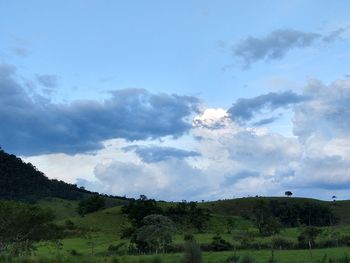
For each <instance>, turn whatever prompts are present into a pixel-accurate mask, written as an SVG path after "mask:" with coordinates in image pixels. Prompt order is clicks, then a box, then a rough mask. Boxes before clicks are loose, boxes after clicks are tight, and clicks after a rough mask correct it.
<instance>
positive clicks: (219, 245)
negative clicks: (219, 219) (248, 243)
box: [210, 235, 233, 251]
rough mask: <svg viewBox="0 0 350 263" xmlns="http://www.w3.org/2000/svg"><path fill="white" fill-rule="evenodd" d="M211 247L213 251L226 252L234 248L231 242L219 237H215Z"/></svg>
mask: <svg viewBox="0 0 350 263" xmlns="http://www.w3.org/2000/svg"><path fill="white" fill-rule="evenodd" d="M210 247H211V250H212V251H226V250H231V249H232V248H233V246H232V244H231V243H230V242H228V241H226V240H225V239H223V238H222V237H221V236H219V235H216V236H214V237H213V240H212V242H211V243H210Z"/></svg>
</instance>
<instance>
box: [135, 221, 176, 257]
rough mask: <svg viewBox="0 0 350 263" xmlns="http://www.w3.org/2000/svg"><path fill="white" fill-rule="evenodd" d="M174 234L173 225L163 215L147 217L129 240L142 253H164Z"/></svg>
mask: <svg viewBox="0 0 350 263" xmlns="http://www.w3.org/2000/svg"><path fill="white" fill-rule="evenodd" d="M175 232H176V228H175V225H174V223H173V222H172V221H171V220H170V219H169V218H168V217H166V216H163V215H149V216H146V217H145V218H144V219H143V220H142V226H141V227H140V228H138V229H137V230H136V232H135V236H134V237H133V239H132V240H131V241H132V242H134V243H135V244H136V246H137V248H138V249H139V250H141V251H142V252H155V253H156V254H157V253H158V252H159V251H162V252H165V251H166V248H167V246H168V245H169V244H170V243H171V242H172V238H173V235H174V234H175Z"/></svg>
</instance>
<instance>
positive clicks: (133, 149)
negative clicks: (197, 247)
mask: <svg viewBox="0 0 350 263" xmlns="http://www.w3.org/2000/svg"><path fill="white" fill-rule="evenodd" d="M349 9H350V3H349V2H348V1H343V0H336V1H332V2H330V1H323V0H320V1H317V2H316V1H311V0H309V1H303V0H289V1H287V0H286V1H267V0H265V1H226V0H220V1H195V0H190V1H184V0H183V1H182V0H181V1H160V0H158V1H156V0H149V1H133V0H130V1H107V0H100V1H92V0H88V1H86V0H84V1H83V0H81V1H79V0H74V1H71V0H69V1H68V0H61V1H43V0H42V1H39V0H32V1H18V0H13V1H5V0H0V10H1V11H2V12H1V16H0V122H1V129H0V146H1V148H2V149H4V150H5V151H7V152H9V153H13V154H16V155H18V156H20V157H21V158H22V159H23V160H24V161H26V162H31V163H32V164H33V165H35V166H36V167H37V168H38V169H39V170H41V171H43V172H44V173H45V174H46V175H47V176H48V177H49V178H55V179H59V180H64V181H66V182H69V183H74V184H77V185H78V186H84V187H85V188H87V189H89V190H93V191H99V192H101V193H107V194H113V195H119V196H124V195H125V196H128V197H138V196H139V195H141V194H145V195H147V196H148V197H151V198H156V199H162V200H174V201H177V200H184V199H185V200H216V199H224V198H236V197H245V196H255V195H259V196H260V195H263V196H281V195H284V192H285V191H288V190H289V191H292V192H293V195H294V196H306V197H313V198H319V199H323V200H330V199H331V197H332V196H333V195H335V196H337V197H338V198H339V199H349V198H350V191H349V189H350V109H349V105H350V68H349V61H350V17H349V12H348V10H349Z"/></svg>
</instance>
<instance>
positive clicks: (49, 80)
mask: <svg viewBox="0 0 350 263" xmlns="http://www.w3.org/2000/svg"><path fill="white" fill-rule="evenodd" d="M36 79H37V81H38V82H39V84H40V85H43V86H44V87H46V88H55V87H56V86H57V84H58V80H59V77H58V76H57V75H51V74H43V75H36Z"/></svg>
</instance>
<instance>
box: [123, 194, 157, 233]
mask: <svg viewBox="0 0 350 263" xmlns="http://www.w3.org/2000/svg"><path fill="white" fill-rule="evenodd" d="M122 212H123V213H124V214H126V215H127V216H128V218H129V219H130V221H131V222H132V223H133V224H134V225H135V226H137V227H140V226H141V225H142V220H143V218H144V217H146V216H148V215H154V214H163V211H162V209H161V208H160V207H159V206H158V204H157V202H156V201H155V200H154V199H148V198H147V197H146V196H144V195H141V196H140V198H139V199H137V200H130V202H129V203H128V204H127V205H124V206H123V207H122Z"/></svg>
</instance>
